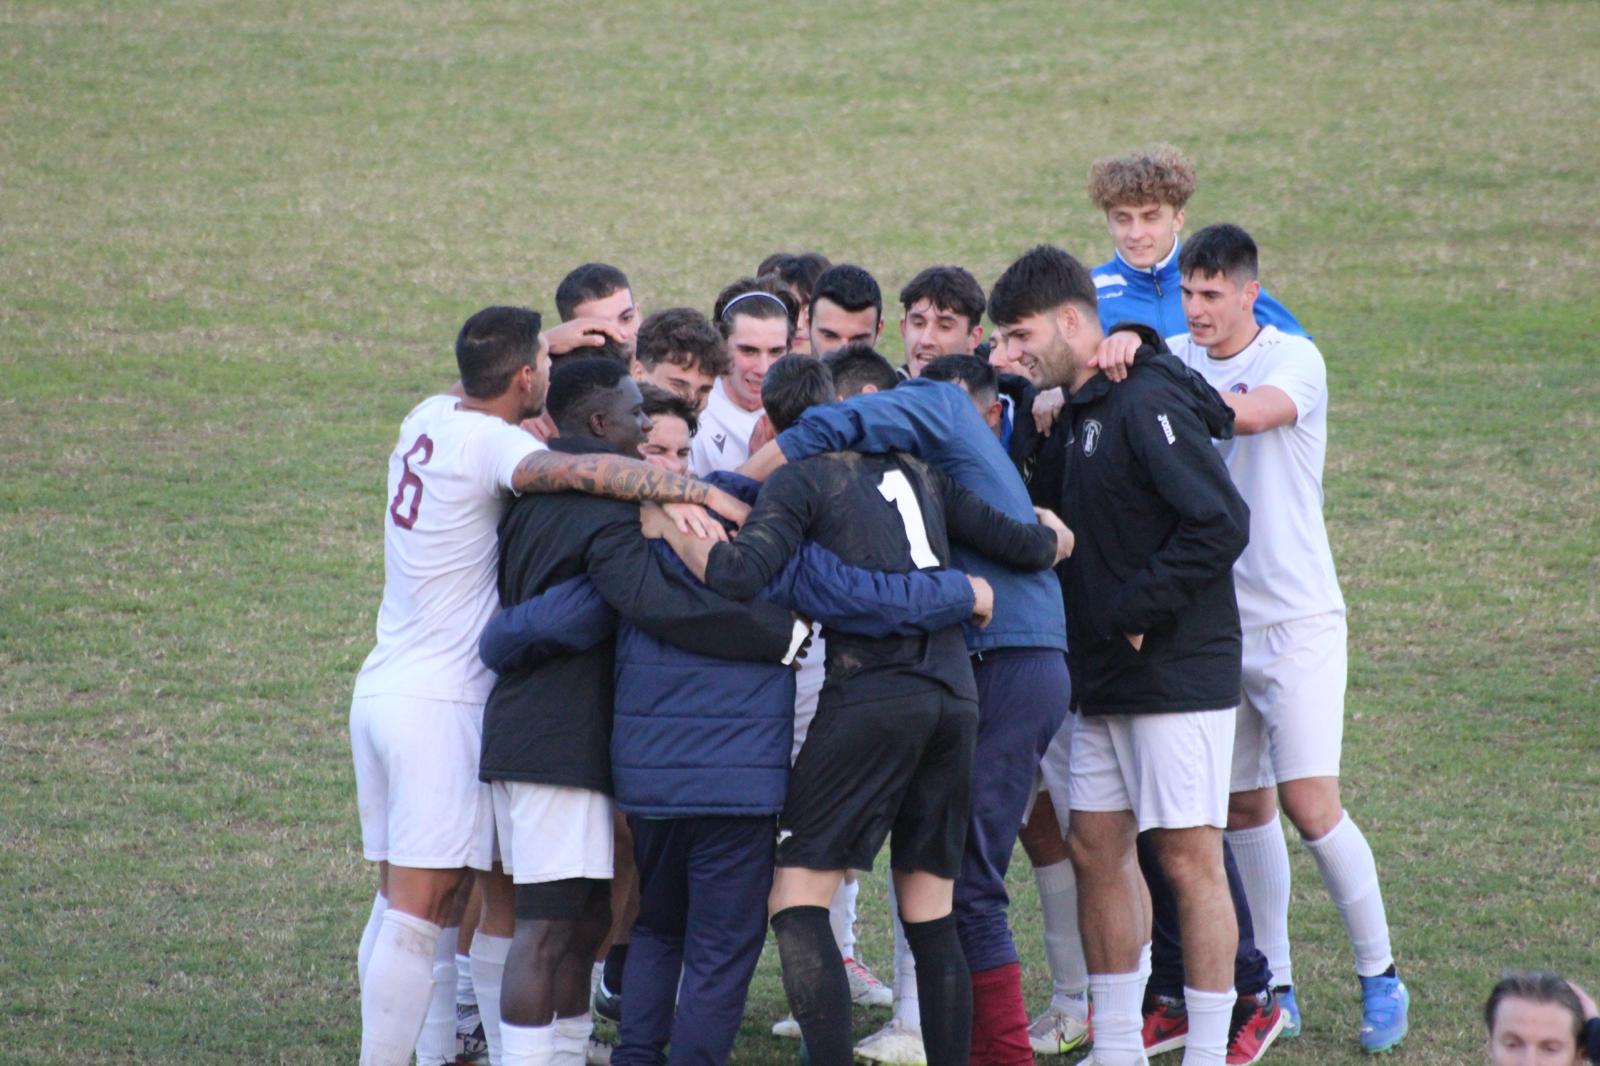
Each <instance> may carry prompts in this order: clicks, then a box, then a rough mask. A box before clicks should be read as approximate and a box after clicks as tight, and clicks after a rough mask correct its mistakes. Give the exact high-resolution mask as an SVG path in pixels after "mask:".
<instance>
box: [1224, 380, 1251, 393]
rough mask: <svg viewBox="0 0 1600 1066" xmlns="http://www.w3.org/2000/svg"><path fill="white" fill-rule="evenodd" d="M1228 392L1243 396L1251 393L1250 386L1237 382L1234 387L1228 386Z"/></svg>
mask: <svg viewBox="0 0 1600 1066" xmlns="http://www.w3.org/2000/svg"><path fill="white" fill-rule="evenodd" d="M1228 391H1229V392H1237V393H1239V394H1240V395H1241V396H1242V395H1243V394H1245V393H1247V392H1249V391H1250V386H1249V385H1246V384H1245V383H1244V382H1242V381H1236V382H1234V383H1233V384H1232V385H1229V386H1228Z"/></svg>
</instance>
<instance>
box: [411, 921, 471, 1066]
mask: <svg viewBox="0 0 1600 1066" xmlns="http://www.w3.org/2000/svg"><path fill="white" fill-rule="evenodd" d="M460 934H461V930H460V929H458V928H456V927H455V926H447V927H446V928H445V929H444V931H443V932H441V933H440V934H439V943H438V945H437V946H435V947H434V949H433V995H432V996H431V997H429V999H428V1013H427V1014H425V1015H424V1016H423V1019H422V1032H421V1033H420V1034H418V1036H417V1066H455V1061H456V937H457V936H459V935H460Z"/></svg>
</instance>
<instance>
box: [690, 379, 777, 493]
mask: <svg viewBox="0 0 1600 1066" xmlns="http://www.w3.org/2000/svg"><path fill="white" fill-rule="evenodd" d="M724 380H725V379H723V378H718V379H717V383H716V384H715V385H713V386H711V398H710V399H709V400H707V401H706V409H705V410H704V411H702V412H700V429H699V431H698V432H696V433H695V435H694V442H693V443H692V444H691V445H690V446H689V471H690V473H692V474H694V475H695V476H696V477H705V476H706V475H707V474H709V473H711V472H712V471H713V470H736V469H738V468H739V467H741V466H743V465H744V463H745V460H746V459H749V458H750V434H752V433H754V432H755V431H756V423H757V422H759V421H761V409H760V408H757V409H756V410H754V411H746V410H745V409H744V408H743V407H740V406H739V405H738V404H736V403H734V402H733V401H732V400H730V399H729V398H728V394H727V392H726V391H724V389H723V382H724Z"/></svg>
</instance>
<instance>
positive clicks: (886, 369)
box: [822, 341, 900, 399]
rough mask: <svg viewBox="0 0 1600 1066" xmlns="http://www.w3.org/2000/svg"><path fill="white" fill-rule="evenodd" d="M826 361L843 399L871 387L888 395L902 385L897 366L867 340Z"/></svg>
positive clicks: (825, 359)
mask: <svg viewBox="0 0 1600 1066" xmlns="http://www.w3.org/2000/svg"><path fill="white" fill-rule="evenodd" d="M822 362H823V364H824V365H825V366H827V368H828V373H829V374H831V375H832V376H833V391H834V392H835V393H836V394H838V395H839V396H840V397H841V398H843V399H849V398H850V397H852V396H854V395H855V394H856V393H858V392H860V391H861V390H862V389H864V388H866V387H867V386H868V385H875V386H877V389H878V391H879V392H887V391H889V390H890V389H892V388H894V387H895V386H896V385H897V384H899V383H900V375H899V374H896V373H895V372H894V365H893V364H892V363H890V362H889V360H887V359H885V358H884V357H883V356H881V355H879V354H878V353H877V351H876V350H874V349H873V347H872V345H870V344H867V343H866V342H865V341H857V342H856V343H855V344H847V345H845V346H844V347H843V348H840V349H839V350H838V351H836V352H831V353H829V354H828V355H827V356H825V357H824V358H823V360H822Z"/></svg>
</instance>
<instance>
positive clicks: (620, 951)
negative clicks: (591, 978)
mask: <svg viewBox="0 0 1600 1066" xmlns="http://www.w3.org/2000/svg"><path fill="white" fill-rule="evenodd" d="M627 964H628V945H626V944H612V945H611V950H610V951H608V952H606V964H605V969H603V970H601V971H600V980H601V981H602V982H604V983H605V986H606V991H607V992H610V993H611V994H612V995H613V996H620V995H622V968H623V967H624V966H626V965H627Z"/></svg>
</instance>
